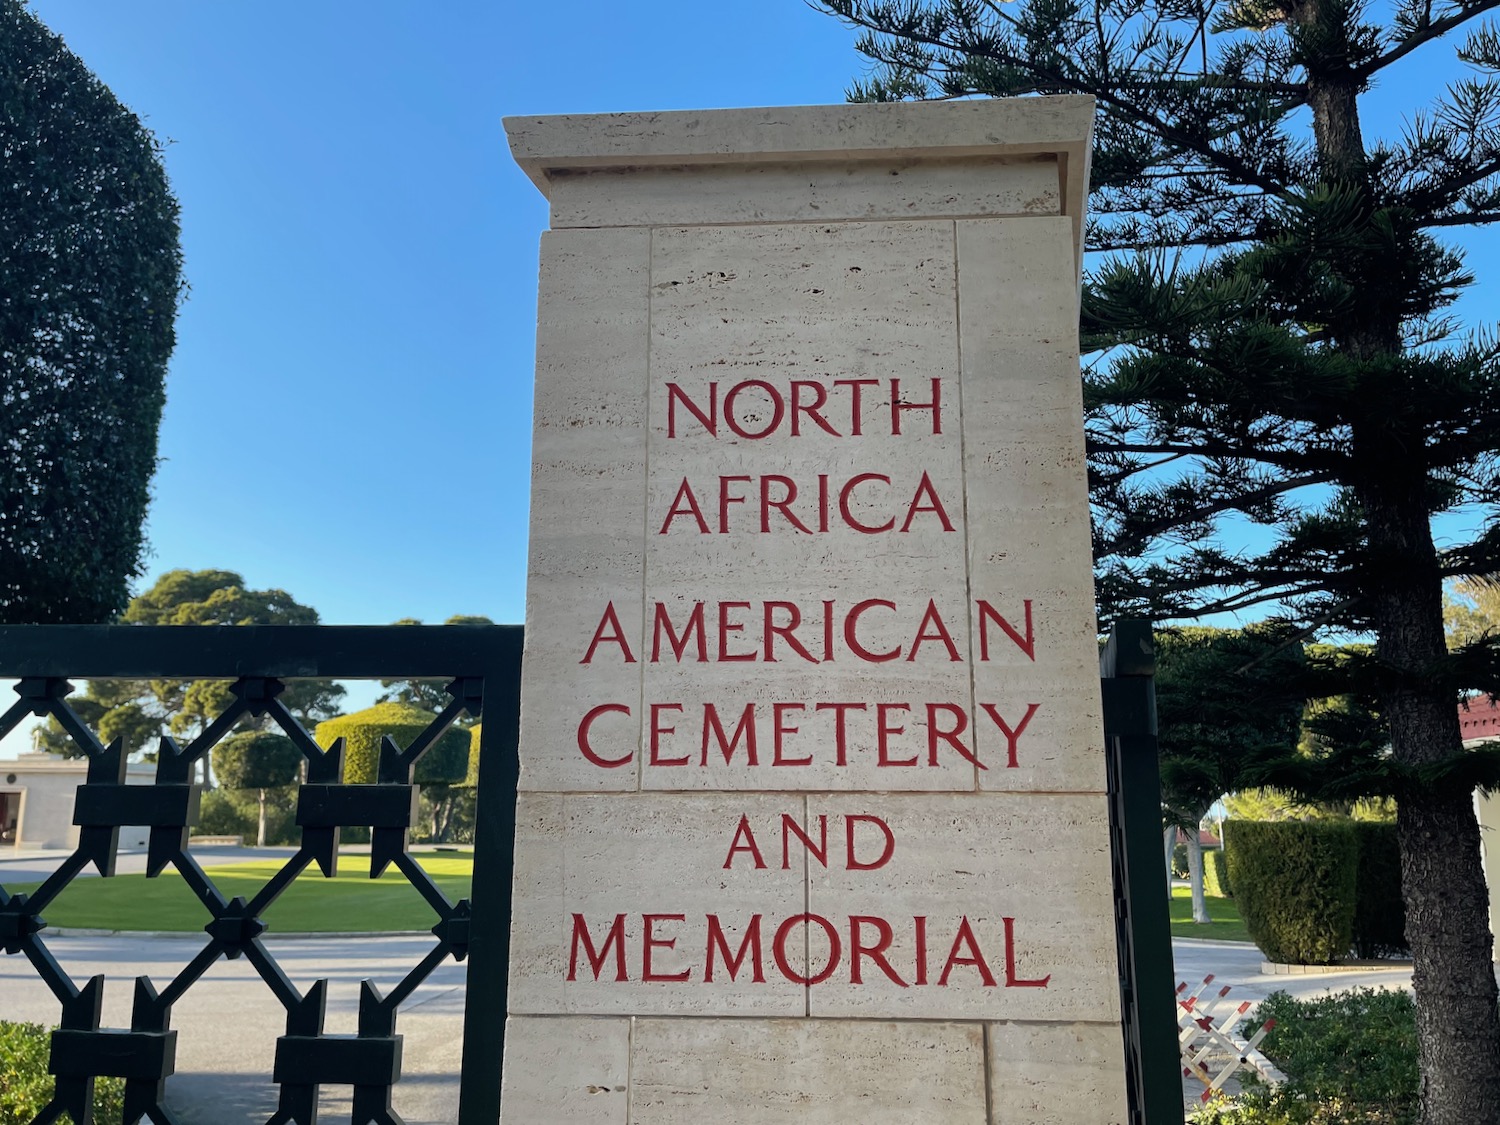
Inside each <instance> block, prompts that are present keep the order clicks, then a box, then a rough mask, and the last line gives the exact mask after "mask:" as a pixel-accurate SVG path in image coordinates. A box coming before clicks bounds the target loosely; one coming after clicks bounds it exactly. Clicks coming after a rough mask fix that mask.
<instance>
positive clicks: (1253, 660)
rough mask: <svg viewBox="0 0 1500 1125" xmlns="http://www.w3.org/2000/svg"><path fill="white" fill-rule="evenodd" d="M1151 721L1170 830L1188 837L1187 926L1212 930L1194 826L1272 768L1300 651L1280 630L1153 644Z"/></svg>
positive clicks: (1293, 703) (1170, 638) (1298, 697)
mask: <svg viewBox="0 0 1500 1125" xmlns="http://www.w3.org/2000/svg"><path fill="white" fill-rule="evenodd" d="M1156 655H1157V672H1156V716H1157V730H1158V740H1159V746H1160V750H1161V777H1162V803H1163V810H1164V814H1165V819H1166V821H1167V824H1168V825H1169V826H1170V827H1172V828H1183V829H1186V830H1187V840H1188V843H1187V855H1188V877H1189V879H1190V881H1191V883H1192V892H1193V921H1195V922H1211V921H1213V919H1212V918H1210V917H1209V914H1208V906H1207V903H1206V902H1205V901H1204V896H1203V846H1202V844H1201V843H1200V842H1199V839H1198V825H1199V823H1200V822H1201V821H1202V820H1203V818H1204V817H1205V816H1207V815H1208V810H1209V809H1210V808H1211V807H1213V804H1214V802H1215V801H1217V800H1218V799H1219V798H1220V797H1222V796H1223V795H1224V794H1226V793H1229V792H1231V791H1233V790H1235V789H1238V788H1239V787H1240V786H1241V784H1242V783H1243V779H1244V778H1245V777H1246V776H1247V775H1249V774H1251V773H1252V772H1253V770H1254V769H1255V767H1256V765H1257V764H1258V763H1265V762H1277V761H1280V760H1281V759H1282V758H1284V757H1285V756H1286V755H1287V754H1288V753H1289V752H1290V749H1291V747H1293V746H1294V745H1295V744H1296V742H1297V735H1298V730H1299V727H1300V725H1301V721H1302V709H1303V706H1302V683H1301V680H1302V671H1303V654H1302V646H1301V645H1300V644H1297V643H1295V641H1294V640H1293V639H1292V638H1289V637H1288V636H1287V635H1286V631H1285V630H1279V629H1275V628H1270V627H1264V626H1252V627H1250V628H1247V629H1236V630H1231V629H1209V628H1204V627H1195V628H1181V629H1173V630H1167V631H1162V632H1160V633H1158V635H1157V649H1156Z"/></svg>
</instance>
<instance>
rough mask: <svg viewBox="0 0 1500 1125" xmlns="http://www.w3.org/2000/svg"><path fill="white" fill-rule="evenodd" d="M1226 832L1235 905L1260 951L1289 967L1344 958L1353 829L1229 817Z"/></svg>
mask: <svg viewBox="0 0 1500 1125" xmlns="http://www.w3.org/2000/svg"><path fill="white" fill-rule="evenodd" d="M1224 829H1225V839H1224V846H1225V851H1226V853H1227V858H1228V871H1229V881H1230V883H1231V884H1232V885H1233V887H1234V895H1235V904H1236V905H1237V906H1238V907H1239V911H1240V917H1241V918H1243V919H1244V922H1245V928H1246V929H1248V930H1249V931H1250V937H1251V939H1252V940H1253V941H1254V942H1255V944H1256V945H1258V946H1259V947H1260V950H1261V952H1262V953H1264V954H1265V955H1266V957H1267V958H1268V959H1270V960H1272V961H1280V962H1284V963H1287V964H1293V965H1328V964H1332V963H1333V962H1335V961H1337V960H1339V959H1341V958H1343V957H1344V956H1346V955H1347V954H1348V952H1349V947H1350V941H1351V938H1352V935H1353V930H1354V909H1355V900H1354V895H1355V878H1356V872H1357V866H1358V854H1359V853H1358V848H1359V843H1358V840H1357V839H1356V838H1355V835H1354V829H1353V827H1352V826H1351V825H1349V824H1347V823H1342V822H1337V821H1331V822H1320V821H1306V822H1299V821H1283V822H1280V823H1260V822H1256V821H1250V820H1232V821H1228V822H1227V823H1226V824H1225V825H1224Z"/></svg>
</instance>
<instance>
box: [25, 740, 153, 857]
mask: <svg viewBox="0 0 1500 1125" xmlns="http://www.w3.org/2000/svg"><path fill="white" fill-rule="evenodd" d="M87 774H88V762H87V761H86V760H84V759H83V758H63V757H60V756H58V755H56V754H46V753H42V752H40V751H31V752H29V753H25V754H22V755H21V756H20V757H18V758H15V759H11V760H0V847H7V846H8V847H14V848H17V849H21V848H74V847H76V846H77V845H78V826H77V825H76V824H74V823H73V795H74V793H75V792H76V791H77V789H78V787H79V786H80V785H81V784H83V781H84V778H85V777H86V776H87ZM155 775H156V767H155V766H154V765H149V764H143V765H130V766H127V767H126V772H125V781H126V784H129V785H150V784H151V782H152V779H153V778H154V777H155ZM148 835H149V832H148V830H147V829H145V828H122V829H120V847H121V848H125V849H127V850H133V849H136V848H144V847H145V846H146V841H147V837H148Z"/></svg>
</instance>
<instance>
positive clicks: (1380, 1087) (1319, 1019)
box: [1194, 989, 1418, 1125]
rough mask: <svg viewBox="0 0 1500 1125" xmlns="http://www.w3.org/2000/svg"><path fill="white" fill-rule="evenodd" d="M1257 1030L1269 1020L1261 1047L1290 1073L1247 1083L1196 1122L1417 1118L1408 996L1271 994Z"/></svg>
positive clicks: (1399, 1122) (1396, 1121)
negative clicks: (1282, 1078)
mask: <svg viewBox="0 0 1500 1125" xmlns="http://www.w3.org/2000/svg"><path fill="white" fill-rule="evenodd" d="M1255 1016H1256V1021H1257V1024H1256V1026H1258V1025H1259V1023H1260V1022H1263V1021H1264V1020H1266V1019H1274V1020H1275V1021H1276V1026H1275V1027H1274V1028H1272V1029H1271V1032H1270V1034H1268V1035H1267V1036H1266V1038H1265V1040H1264V1042H1263V1043H1262V1044H1261V1050H1262V1051H1263V1052H1265V1055H1266V1057H1267V1058H1269V1059H1270V1060H1271V1061H1272V1062H1274V1063H1275V1064H1276V1065H1277V1066H1278V1067H1279V1068H1280V1069H1281V1070H1282V1072H1283V1073H1284V1074H1286V1076H1287V1082H1286V1084H1285V1085H1283V1086H1280V1087H1276V1088H1274V1089H1273V1088H1271V1087H1268V1086H1266V1085H1264V1084H1262V1083H1258V1082H1255V1081H1249V1082H1247V1083H1246V1092H1245V1093H1244V1094H1243V1095H1241V1096H1240V1097H1239V1098H1237V1099H1234V1100H1232V1101H1231V1100H1221V1101H1219V1102H1217V1103H1215V1104H1213V1105H1211V1106H1210V1107H1208V1108H1207V1109H1205V1110H1202V1111H1200V1112H1199V1113H1198V1115H1197V1116H1196V1117H1195V1118H1194V1121H1195V1123H1196V1125H1374V1123H1376V1122H1379V1123H1380V1125H1413V1123H1415V1122H1416V1120H1417V1109H1418V1094H1417V1085H1418V1071H1417V1024H1416V1006H1415V1005H1414V1004H1413V1003H1412V999H1411V997H1410V996H1408V995H1407V994H1406V993H1405V992H1376V991H1373V990H1371V989H1356V990H1354V991H1351V992H1338V993H1334V994H1333V995H1331V996H1326V997H1323V998H1322V999H1318V1000H1293V999H1292V998H1291V997H1290V996H1288V995H1287V994H1286V993H1284V992H1275V993H1272V994H1271V995H1270V996H1269V997H1267V998H1266V999H1265V1000H1263V1001H1262V1002H1261V1004H1260V1006H1259V1008H1257V1009H1256V1013H1255Z"/></svg>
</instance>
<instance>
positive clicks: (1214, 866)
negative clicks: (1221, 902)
mask: <svg viewBox="0 0 1500 1125" xmlns="http://www.w3.org/2000/svg"><path fill="white" fill-rule="evenodd" d="M1203 890H1204V891H1205V893H1207V894H1211V895H1215V896H1216V897H1218V898H1233V897H1234V890H1233V887H1232V885H1231V884H1230V882H1229V861H1228V859H1227V858H1226V857H1225V855H1224V849H1223V848H1208V849H1205V851H1204V852H1203Z"/></svg>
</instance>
